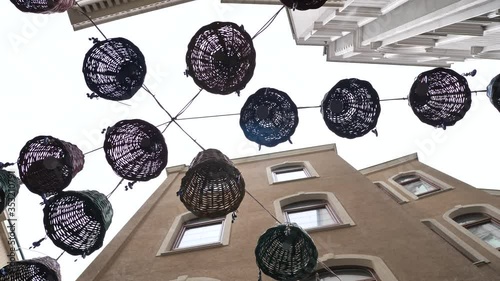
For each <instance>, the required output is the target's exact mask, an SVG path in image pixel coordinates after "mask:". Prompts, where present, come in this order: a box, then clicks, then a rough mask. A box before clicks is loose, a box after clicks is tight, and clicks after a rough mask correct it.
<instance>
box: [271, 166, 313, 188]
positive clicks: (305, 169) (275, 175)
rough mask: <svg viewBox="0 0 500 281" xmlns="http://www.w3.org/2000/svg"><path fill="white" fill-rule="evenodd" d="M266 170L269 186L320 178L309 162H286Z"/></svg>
mask: <svg viewBox="0 0 500 281" xmlns="http://www.w3.org/2000/svg"><path fill="white" fill-rule="evenodd" d="M266 170H267V177H268V181H269V184H275V183H280V182H288V181H295V180H301V179H307V178H317V177H319V175H318V173H317V172H316V171H315V170H314V168H313V166H312V165H311V163H309V162H308V161H292V162H285V163H281V164H278V165H274V166H271V167H267V168H266Z"/></svg>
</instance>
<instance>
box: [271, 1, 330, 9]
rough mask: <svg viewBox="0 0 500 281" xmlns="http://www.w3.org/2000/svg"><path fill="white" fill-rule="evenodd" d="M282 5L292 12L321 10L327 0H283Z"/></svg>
mask: <svg viewBox="0 0 500 281" xmlns="http://www.w3.org/2000/svg"><path fill="white" fill-rule="evenodd" d="M281 3H283V5H285V6H287V7H288V8H290V9H292V10H295V9H297V10H299V11H306V10H314V9H319V8H321V7H322V6H323V5H325V3H326V0H281Z"/></svg>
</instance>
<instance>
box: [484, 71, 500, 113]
mask: <svg viewBox="0 0 500 281" xmlns="http://www.w3.org/2000/svg"><path fill="white" fill-rule="evenodd" d="M486 95H487V96H488V98H490V101H491V104H493V106H494V107H495V108H496V109H497V110H498V111H500V74H498V75H497V76H495V77H493V79H491V82H490V84H488V87H487V88H486Z"/></svg>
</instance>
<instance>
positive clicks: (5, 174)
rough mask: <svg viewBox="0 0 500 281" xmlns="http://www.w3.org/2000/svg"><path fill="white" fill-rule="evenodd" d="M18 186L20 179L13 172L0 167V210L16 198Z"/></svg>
mask: <svg viewBox="0 0 500 281" xmlns="http://www.w3.org/2000/svg"><path fill="white" fill-rule="evenodd" d="M20 186H21V180H20V179H19V178H18V177H16V175H15V174H14V172H10V171H6V170H3V169H0V212H3V211H4V210H5V208H6V207H7V206H8V205H9V204H10V202H12V201H14V199H16V197H17V194H18V193H19V188H20ZM7 213H10V212H7Z"/></svg>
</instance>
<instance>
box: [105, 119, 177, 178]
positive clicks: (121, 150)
mask: <svg viewBox="0 0 500 281" xmlns="http://www.w3.org/2000/svg"><path fill="white" fill-rule="evenodd" d="M104 153H105V154H106V160H107V161H108V163H109V165H110V166H111V168H112V169H113V170H114V171H115V173H117V174H118V175H119V176H120V177H122V178H124V179H127V180H133V181H148V180H150V179H153V178H156V177H157V176H159V175H160V174H161V173H162V172H163V170H164V169H165V167H166V166H167V160H168V150H167V144H166V143H165V138H164V137H163V135H162V134H161V132H160V130H158V128H156V127H155V126H153V125H151V124H150V123H148V122H146V121H143V120H140V119H132V120H122V121H119V122H118V123H116V124H115V125H114V126H113V127H111V128H108V130H107V131H106V138H105V140H104Z"/></svg>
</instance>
